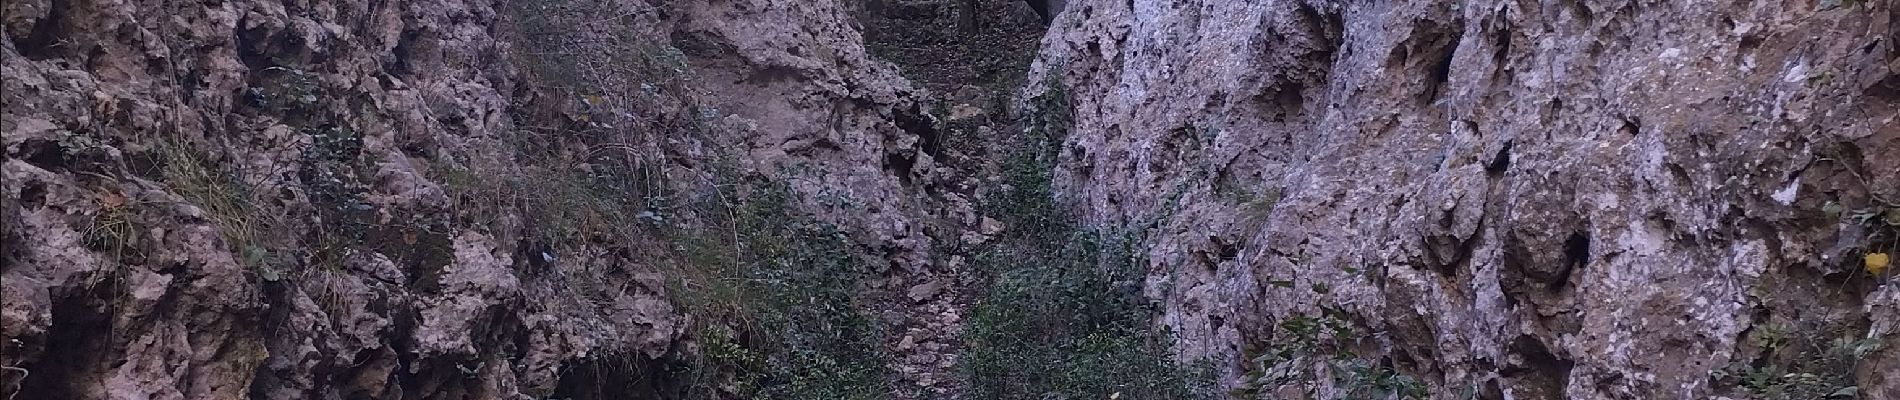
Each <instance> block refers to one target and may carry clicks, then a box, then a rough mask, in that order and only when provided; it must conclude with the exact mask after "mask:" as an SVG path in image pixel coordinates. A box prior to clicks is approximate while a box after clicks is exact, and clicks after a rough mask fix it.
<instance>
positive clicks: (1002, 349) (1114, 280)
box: [960, 85, 1208, 399]
mask: <svg viewBox="0 0 1900 400" xmlns="http://www.w3.org/2000/svg"><path fill="white" fill-rule="evenodd" d="M1049 87H1051V88H1052V89H1050V90H1049V91H1048V92H1045V93H1044V94H1043V95H1042V96H1038V97H1037V99H1036V102H1037V104H1035V107H1036V112H1035V113H1034V114H1032V115H1031V118H1029V119H1028V120H1027V121H1026V124H1025V125H1026V126H1028V127H1029V129H1027V133H1028V135H1025V136H1023V137H1021V138H1020V140H1019V142H1018V143H1015V144H1016V146H1014V151H1013V152H1012V153H1011V154H1009V156H1008V159H1007V161H1006V164H1005V165H1004V166H1003V168H1002V173H1003V178H1004V183H1005V184H1004V186H1003V187H1001V188H998V190H997V191H995V192H993V193H992V194H991V196H990V197H989V200H988V201H987V202H986V203H985V204H984V205H983V207H984V210H985V214H988V215H993V216H996V217H997V218H998V219H999V220H1001V221H1003V222H1004V223H1005V224H1006V226H1007V229H1006V230H1005V231H1004V232H1003V233H1002V235H1001V237H1000V238H998V240H997V241H996V242H994V244H992V245H990V246H988V247H987V248H984V249H980V250H979V251H978V252H977V257H976V258H975V265H976V266H977V271H978V273H979V274H980V275H981V276H982V279H981V281H982V282H981V287H982V293H983V295H982V297H981V298H980V299H979V300H978V301H977V303H976V304H975V305H974V306H973V307H972V310H971V312H970V315H971V316H970V318H969V320H968V322H967V324H966V326H965V327H964V333H963V337H964V341H965V349H964V351H963V354H962V356H961V358H960V360H961V362H962V365H961V371H960V372H961V375H962V378H963V381H964V382H963V383H964V388H965V390H966V391H967V394H968V395H969V398H973V399H1108V398H1126V399H1190V398H1197V397H1205V393H1206V386H1207V383H1208V379H1207V376H1206V374H1204V373H1201V372H1202V371H1200V370H1199V369H1196V368H1190V367H1188V366H1185V365H1182V364H1180V363H1177V362H1176V361H1175V360H1174V359H1173V357H1172V355H1171V354H1172V353H1171V352H1170V351H1169V345H1170V342H1171V339H1172V338H1170V337H1169V336H1168V335H1166V334H1165V333H1163V332H1156V331H1154V330H1153V329H1152V328H1151V321H1152V320H1153V317H1154V314H1155V311H1154V309H1153V307H1152V306H1151V304H1149V302H1148V300H1147V299H1146V297H1144V296H1143V295H1142V294H1141V282H1142V281H1143V279H1144V271H1142V270H1141V268H1140V265H1141V263H1140V259H1139V257H1138V256H1137V255H1136V254H1135V250H1136V245H1137V244H1138V243H1139V241H1140V239H1141V234H1142V233H1144V232H1143V231H1145V227H1144V229H1130V230H1125V231H1126V232H1119V233H1118V232H1115V231H1110V230H1100V229H1089V228H1085V227H1082V226H1081V224H1079V223H1078V222H1077V221H1076V220H1075V218H1074V217H1073V216H1071V215H1069V213H1068V212H1067V210H1066V209H1065V208H1063V207H1062V206H1061V205H1059V204H1058V203H1057V202H1056V201H1055V200H1054V197H1053V193H1052V191H1051V189H1050V175H1049V170H1050V167H1051V166H1052V165H1053V164H1054V158H1055V152H1054V151H1053V149H1054V148H1055V146H1056V144H1058V143H1060V141H1061V137H1062V135H1063V134H1064V133H1065V132H1066V130H1067V129H1068V128H1067V127H1068V121H1069V119H1068V118H1067V116H1066V113H1067V110H1068V109H1069V108H1068V105H1067V98H1066V94H1065V93H1063V92H1062V91H1061V90H1060V89H1059V86H1056V85H1050V86H1049Z"/></svg>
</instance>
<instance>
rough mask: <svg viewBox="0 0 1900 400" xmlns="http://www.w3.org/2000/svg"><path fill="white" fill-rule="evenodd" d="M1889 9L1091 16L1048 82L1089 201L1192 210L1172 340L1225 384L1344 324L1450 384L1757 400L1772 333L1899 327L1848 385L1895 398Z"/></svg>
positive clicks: (1176, 266) (1074, 12)
mask: <svg viewBox="0 0 1900 400" xmlns="http://www.w3.org/2000/svg"><path fill="white" fill-rule="evenodd" d="M1848 3H1852V4H1848ZM1895 10H1896V9H1895V8H1894V4H1893V3H1892V2H1879V1H1874V2H1821V4H1818V5H1817V4H1812V3H1805V2H1797V3H1785V2H1725V3H1706V4H1705V3H1683V2H1659V1H1636V2H1623V1H1590V0H1586V1H1558V2H1548V1H1547V2H1522V1H1516V2H1514V1H1463V2H1444V1H1400V2H1334V1H1281V2H1260V1H1167V0H1159V1H1072V2H1070V3H1069V4H1068V6H1067V8H1066V10H1065V11H1064V13H1063V14H1062V15H1061V16H1060V17H1059V18H1058V19H1057V21H1056V22H1055V24H1054V26H1053V27H1052V28H1051V32H1050V33H1049V34H1048V35H1047V36H1046V37H1045V39H1044V42H1043V49H1042V53H1041V55H1040V58H1039V59H1038V61H1037V67H1036V68H1035V71H1034V72H1032V76H1031V77H1030V78H1029V79H1028V80H1029V81H1030V82H1053V83H1055V85H1054V86H1055V87H1049V86H1044V87H1041V88H1034V89H1032V90H1031V94H1033V93H1040V92H1043V91H1047V90H1062V91H1066V94H1067V97H1068V98H1070V99H1072V100H1071V101H1072V102H1073V109H1072V110H1071V111H1072V113H1073V118H1072V119H1073V126H1072V127H1071V128H1070V129H1069V130H1068V133H1067V140H1066V142H1065V143H1064V144H1063V148H1062V149H1061V154H1062V161H1061V163H1062V168H1060V170H1059V171H1057V174H1058V179H1059V181H1060V186H1062V188H1063V190H1062V192H1063V193H1064V194H1065V195H1066V196H1068V197H1069V198H1068V200H1070V201H1072V202H1073V203H1074V204H1077V205H1078V211H1079V212H1083V213H1085V214H1087V215H1089V216H1090V218H1091V219H1092V220H1094V221H1098V222H1102V223H1117V222H1119V221H1134V220H1139V219H1141V218H1144V217H1148V216H1152V215H1158V214H1161V213H1166V212H1171V213H1173V214H1171V215H1173V217H1172V218H1171V219H1169V220H1167V221H1166V222H1165V223H1164V224H1163V225H1162V227H1161V228H1160V229H1161V230H1160V231H1159V232H1157V233H1156V235H1157V236H1156V237H1155V238H1153V239H1151V243H1150V244H1151V245H1152V247H1151V250H1150V251H1149V253H1148V254H1147V256H1148V258H1149V263H1150V271H1151V274H1150V281H1149V284H1148V288H1149V295H1150V296H1151V297H1153V298H1155V299H1156V300H1157V301H1159V303H1160V304H1161V305H1162V307H1164V308H1165V310H1166V311H1165V316H1164V317H1163V318H1162V319H1161V320H1160V321H1157V324H1158V325H1160V326H1164V327H1166V328H1169V329H1171V330H1172V332H1174V333H1175V334H1176V335H1177V337H1178V340H1179V343H1178V344H1177V345H1178V348H1177V349H1178V350H1179V351H1180V352H1181V353H1182V354H1181V355H1182V356H1183V357H1184V358H1189V359H1192V358H1201V357H1206V358H1211V359H1214V360H1217V362H1216V363H1215V364H1216V365H1218V366H1219V367H1220V368H1221V369H1222V370H1223V372H1224V374H1223V375H1224V377H1225V379H1226V381H1225V382H1226V383H1228V384H1230V385H1233V384H1236V383H1237V382H1239V381H1241V380H1244V379H1246V377H1248V376H1249V374H1250V373H1253V372H1254V371H1258V366H1257V365H1253V363H1252V362H1251V360H1250V357H1251V356H1250V355H1251V354H1259V353H1260V351H1261V350H1262V349H1266V348H1270V347H1272V346H1273V345H1274V342H1275V340H1276V339H1275V331H1276V327H1277V326H1279V325H1278V324H1279V323H1280V322H1283V321H1286V320H1287V319H1288V318H1290V317H1292V316H1295V315H1319V314H1322V310H1331V311H1339V314H1343V315H1344V316H1343V317H1342V318H1344V319H1348V320H1350V321H1351V322H1353V323H1354V324H1355V325H1356V326H1358V327H1360V328H1361V330H1359V332H1371V333H1372V335H1371V338H1370V339H1369V340H1366V341H1363V342H1362V343H1360V344H1359V345H1358V347H1359V348H1356V349H1354V350H1355V352H1356V353H1357V354H1359V355H1361V356H1364V357H1368V358H1370V359H1373V360H1384V363H1387V364H1389V365H1395V366H1396V369H1398V370H1400V371H1409V373H1411V374H1413V375H1415V376H1418V377H1420V378H1422V379H1423V380H1425V381H1428V382H1431V386H1432V387H1433V388H1434V389H1433V392H1432V393H1433V394H1434V397H1438V398H1467V397H1459V396H1464V395H1466V394H1476V395H1480V396H1483V397H1484V398H1518V399H1524V398H1540V399H1541V398H1619V399H1638V398H1708V397H1718V396H1733V397H1747V394H1746V393H1743V392H1740V390H1741V389H1738V388H1736V385H1735V384H1734V381H1733V380H1732V379H1733V378H1732V376H1733V375H1728V376H1729V378H1725V377H1724V374H1725V373H1724V369H1725V368H1730V366H1732V365H1736V364H1741V365H1744V366H1746V365H1748V364H1749V363H1751V362H1754V361H1755V360H1760V359H1777V358H1783V359H1785V358H1788V357H1790V355H1789V353H1791V352H1790V351H1786V350H1785V348H1786V346H1782V350H1781V351H1777V349H1774V348H1766V347H1773V346H1763V344H1762V343H1761V342H1760V341H1759V340H1757V339H1754V338H1758V337H1761V336H1763V333H1764V332H1808V334H1809V335H1811V336H1812V337H1818V338H1820V339H1819V341H1820V342H1826V341H1827V340H1829V339H1833V338H1836V337H1842V336H1845V337H1846V338H1848V339H1863V338H1875V339H1879V338H1885V341H1886V342H1887V343H1888V344H1889V345H1888V346H1885V348H1886V349H1887V350H1881V351H1877V352H1872V353H1870V354H1866V355H1865V357H1863V358H1862V359H1861V362H1860V363H1859V364H1857V367H1856V368H1855V369H1852V370H1850V371H1836V372H1835V373H1836V374H1845V375H1847V376H1848V377H1849V378H1850V379H1854V380H1855V381H1856V382H1858V388H1857V389H1858V392H1859V393H1860V395H1861V396H1863V397H1862V398H1884V397H1893V396H1900V384H1896V383H1895V382H1896V381H1895V380H1894V379H1893V378H1891V377H1890V376H1888V375H1891V373H1890V371H1894V370H1896V368H1900V352H1896V350H1893V349H1892V348H1893V347H1894V346H1892V343H1893V339H1892V338H1893V334H1894V333H1895V331H1894V329H1895V327H1894V321H1896V319H1900V311H1897V310H1896V309H1894V308H1892V306H1891V304H1892V301H1893V297H1894V296H1895V293H1896V291H1900V288H1897V287H1896V285H1894V284H1892V283H1890V277H1884V276H1883V277H1874V276H1868V274H1866V273H1864V272H1861V271H1860V269H1861V267H1860V254H1861V252H1862V251H1878V250H1883V249H1884V250H1886V251H1892V248H1891V247H1892V246H1893V245H1892V244H1884V243H1866V242H1863V240H1866V239H1869V238H1874V239H1878V240H1880V241H1891V240H1893V237H1894V236H1893V234H1892V231H1891V230H1886V231H1882V230H1885V229H1891V227H1889V226H1881V225H1879V224H1878V223H1872V224H1870V223H1861V222H1856V221H1853V220H1852V219H1851V218H1847V219H1843V218H1841V217H1839V216H1838V214H1839V211H1838V210H1840V209H1846V210H1857V209H1858V210H1869V209H1872V210H1879V209H1881V208H1882V207H1893V206H1894V205H1895V203H1894V201H1896V200H1900V123H1897V122H1896V118H1897V117H1900V112H1897V111H1896V110H1897V108H1896V106H1900V75H1896V73H1897V72H1900V50H1896V49H1897V48H1896V45H1900V43H1896V40H1897V39H1900V36H1896V35H1897V34H1900V26H1897V25H1895V18H1896V16H1897V15H1896V11H1895ZM1830 204H1834V205H1830ZM1830 209H1831V210H1835V211H1828V210H1830ZM1850 213H1851V211H1850ZM1882 232H1884V233H1882ZM1796 336H1800V334H1797V335H1796ZM1821 347H1827V346H1826V345H1823V346H1821ZM1725 379H1727V380H1725ZM1269 389H1270V388H1269ZM1821 395H1826V393H1822V394H1821Z"/></svg>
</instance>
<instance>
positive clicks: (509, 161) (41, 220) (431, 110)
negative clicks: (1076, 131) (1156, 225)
mask: <svg viewBox="0 0 1900 400" xmlns="http://www.w3.org/2000/svg"><path fill="white" fill-rule="evenodd" d="M5 8H6V13H5V15H6V18H5V20H4V21H0V22H4V28H5V34H4V52H5V57H4V58H5V61H4V76H5V85H4V87H3V88H0V89H3V90H4V93H5V94H4V96H5V102H6V103H5V104H6V106H5V111H4V115H3V118H4V126H3V127H0V132H3V133H4V137H5V148H6V151H5V161H4V171H5V178H6V179H5V185H4V188H5V195H4V196H0V197H4V199H5V202H4V209H5V210H4V211H5V212H6V216H7V218H6V226H5V251H6V256H5V266H4V270H3V272H0V276H4V277H5V279H4V285H5V287H4V288H5V292H4V296H5V297H4V304H5V306H4V319H0V323H3V324H4V327H3V328H0V330H4V332H5V335H4V342H5V343H4V352H5V354H6V357H5V359H6V361H5V364H4V365H5V366H6V371H5V373H4V375H3V376H4V377H5V380H4V383H5V386H4V388H3V391H4V392H5V393H6V394H8V395H18V396H21V397H18V398H42V399H54V398H72V399H105V398H151V399H186V398H190V399H200V398H272V399H294V398H325V399H330V398H385V399H396V398H471V399H472V398H545V397H548V396H550V395H559V396H565V397H594V398H620V397H621V396H628V395H640V394H637V393H634V394H629V393H624V392H607V393H602V392H601V391H600V390H598V389H596V388H593V386H595V385H613V386H616V387H636V386H639V385H638V384H637V383H638V382H642V380H643V379H648V378H651V376H640V375H638V374H639V373H647V374H652V373H657V372H653V371H664V370H665V368H669V367H668V365H667V364H666V362H662V361H656V360H663V359H665V358H667V357H671V356H678V355H680V354H683V353H680V352H686V353H692V352H696V351H698V350H697V347H695V346H696V345H692V344H690V343H689V342H691V341H692V340H691V339H690V336H691V334H692V333H693V332H692V331H693V330H694V329H701V328H704V327H707V326H710V325H718V324H720V323H721V322H720V321H701V320H696V319H695V318H696V316H695V315H690V314H689V313H687V312H685V311H684V309H682V308H681V307H680V305H679V304H677V302H676V301H675V299H676V298H677V296H676V295H677V293H670V292H672V291H674V290H675V289H674V288H672V287H670V286H669V282H673V281H674V280H673V279H675V277H674V276H671V275H668V274H671V273H673V271H672V270H669V269H666V268H664V266H666V265H668V262H667V261H666V260H662V259H657V258H652V257H646V255H647V254H650V252H642V251H641V250H640V249H642V248H648V247H654V246H660V248H664V246H666V244H654V243H651V242H655V241H656V240H648V239H651V238H641V237H612V236H605V235H604V234H603V233H602V232H595V231H590V230H588V229H586V228H588V227H581V228H574V227H564V226H553V225H551V224H549V223H548V220H547V219H546V218H538V217H536V216H534V215H529V214H531V213H533V212H538V211H546V212H551V213H560V212H569V213H572V212H574V210H560V209H555V210H534V209H525V210H519V211H520V212H517V208H511V207H512V206H515V205H518V204H512V203H518V200H520V199H532V198H534V197H525V196H540V195H547V196H555V195H559V194H554V193H528V194H519V193H508V194H505V195H504V194H503V193H499V192H501V191H500V190H489V189H495V188H507V187H515V188H519V187H532V186H520V185H527V184H528V183H519V182H516V183H515V184H516V186H507V185H502V186H480V185H481V184H493V183H494V182H491V181H494V180H495V178H497V177H502V178H501V179H516V180H534V179H545V178H543V177H545V176H555V175H550V174H565V173H568V172H572V171H584V172H585V173H600V174H604V173H606V172H600V171H608V170H611V169H612V168H614V166H613V165H609V163H608V162H607V161H605V160H608V159H612V160H619V161H625V162H628V163H629V164H631V163H635V162H639V163H644V164H657V165H666V166H669V167H667V168H663V171H661V172H658V174H659V175H657V176H659V178H657V179H658V180H661V181H672V182H679V183H682V185H696V184H701V183H704V182H707V181H708V179H710V178H708V177H709V176H711V175H713V174H714V172H715V170H716V169H717V168H727V167H730V168H737V169H740V170H743V171H751V172H745V173H759V174H772V175H773V176H788V177H791V178H787V179H788V181H787V182H786V184H788V185H789V186H791V187H792V188H793V189H794V190H795V191H797V192H799V193H802V194H805V195H807V197H804V198H821V197H822V198H831V199H836V200H837V201H838V203H836V204H843V205H839V206H837V207H823V206H820V204H821V203H819V202H816V201H809V202H804V203H801V204H807V205H808V207H804V209H805V210H806V211H808V212H810V213H811V214H812V215H814V216H815V217H816V218H817V219H818V220H821V221H826V222H829V223H833V224H837V225H839V226H843V227H846V230H847V232H849V233H850V234H851V235H852V237H853V238H854V239H855V241H854V243H859V244H860V245H862V246H864V247H866V248H872V249H878V250H879V251H880V254H877V255H878V256H882V257H881V258H879V259H878V260H877V262H876V263H875V265H877V269H878V270H879V271H886V272H884V273H882V274H883V276H886V277H888V279H889V280H892V281H893V282H892V283H890V284H889V285H887V286H888V287H890V289H889V290H888V291H889V295H890V296H889V297H890V298H892V299H893V300H891V301H892V303H893V304H899V303H901V304H909V302H908V299H906V298H904V296H903V292H904V288H906V287H908V286H909V285H911V284H916V283H919V282H922V281H928V280H929V279H931V278H930V276H931V275H932V274H934V273H935V272H934V271H933V269H932V268H933V267H932V266H931V265H930V263H929V262H928V261H927V260H926V257H925V256H924V255H925V254H926V252H928V251H929V249H930V248H931V246H932V241H933V240H934V239H932V238H931V237H929V236H926V235H925V231H924V229H925V225H926V223H927V222H925V221H923V220H922V219H923V218H924V217H925V216H927V215H934V214H935V213H939V212H945V211H943V209H944V208H943V207H937V206H932V205H927V204H926V203H925V201H924V199H928V197H926V196H922V195H920V194H919V193H920V192H921V191H922V190H924V189H923V188H924V187H926V186H928V185H929V184H930V183H929V182H930V178H931V174H932V171H933V167H932V165H933V162H934V161H933V160H932V157H933V155H932V154H931V152H930V151H926V149H927V148H928V147H929V146H931V145H932V144H931V143H930V141H931V140H934V139H933V136H932V135H933V132H932V131H931V129H933V126H934V120H933V119H932V117H931V116H930V115H927V114H926V113H925V112H923V109H922V108H920V105H919V104H920V103H919V102H918V101H917V100H916V96H917V93H916V92H915V90H913V89H911V88H910V85H909V83H908V82H907V81H905V80H904V79H902V78H900V77H898V76H897V75H896V73H895V72H894V70H893V69H892V68H890V67H889V66H888V65H887V64H884V63H882V62H879V61H875V60H873V59H872V58H871V57H869V56H868V55H867V54H866V51H865V50H864V46H863V44H862V42H861V39H860V37H859V33H858V32H857V30H856V28H855V27H854V26H853V25H851V21H852V19H851V18H850V16H849V15H848V14H847V12H848V9H847V7H846V5H845V4H840V3H837V2H816V3H806V2H774V1H738V2H713V3H707V2H699V1H676V2H667V1H632V2H622V1H598V2H596V1H558V2H522V3H520V4H517V3H512V2H501V3H496V2H482V1H460V0H439V1H405V2H393V3H384V2H350V1H343V2H317V3H312V2H296V1H289V2H281V1H263V2H163V1H79V2H46V1H21V2H9V3H7V4H6V5H5ZM643 46H644V47H643ZM602 154H612V155H613V156H612V157H607V156H601V155H602ZM597 156H598V157H597ZM548 158H552V159H563V160H578V161H576V162H574V163H572V164H565V165H562V166H560V168H558V169H553V170H554V171H553V172H551V173H550V172H547V170H550V168H545V167H546V166H545V165H542V166H536V165H534V164H533V162H532V161H531V159H548ZM716 163H717V164H718V165H715V164H716ZM537 168H539V169H537ZM537 174H540V175H537ZM559 176H566V175H559ZM529 183H532V182H529ZM471 188H473V189H471ZM497 199H500V200H497ZM627 204H628V206H629V207H632V206H633V202H632V201H629V202H628V203H627ZM826 204H831V203H826ZM929 204H935V203H934V202H932V203H929ZM845 205H849V206H850V207H846V206H845ZM491 206H492V207H491ZM964 207H966V208H967V206H964ZM544 208H546V207H544ZM555 208H558V207H555ZM953 208H954V207H953ZM633 211H637V210H629V211H627V212H626V214H629V215H632V214H634V213H633ZM966 213H967V212H966ZM639 216H640V218H641V219H640V221H654V222H653V223H654V224H660V222H658V221H666V223H675V222H677V223H679V224H690V223H692V222H690V221H682V219H683V217H680V216H676V215H661V214H659V213H657V212H647V213H642V214H639ZM669 218H670V219H669ZM972 223H974V220H972ZM569 228H573V229H569ZM947 237H949V238H951V240H955V238H956V236H954V235H951V236H947ZM642 241H647V242H648V243H645V244H642ZM643 246H644V247H643ZM898 299H902V300H898ZM893 329H901V326H900V327H897V328H893ZM891 342H892V344H893V345H895V344H896V342H897V339H895V338H893V339H892V340H891ZM648 363H650V364H651V365H643V364H648ZM641 371H646V372H641ZM652 376H657V375H652ZM898 378H901V377H894V379H898ZM602 382H613V383H611V384H603V383H602ZM629 382H631V383H629ZM652 386H655V387H652V388H650V389H651V390H654V392H653V393H648V394H646V395H658V393H662V392H661V391H662V390H663V388H660V387H658V386H664V384H655V385H652Z"/></svg>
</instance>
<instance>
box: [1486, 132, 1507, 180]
mask: <svg viewBox="0 0 1900 400" xmlns="http://www.w3.org/2000/svg"><path fill="white" fill-rule="evenodd" d="M1511 145H1512V141H1511V140H1505V141H1504V145H1503V146H1500V147H1499V148H1498V153H1497V155H1494V156H1491V162H1489V163H1485V165H1484V172H1486V173H1489V174H1491V177H1493V178H1496V177H1499V176H1503V175H1504V172H1505V171H1509V170H1510V169H1511Z"/></svg>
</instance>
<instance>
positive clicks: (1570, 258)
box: [1550, 231, 1590, 291]
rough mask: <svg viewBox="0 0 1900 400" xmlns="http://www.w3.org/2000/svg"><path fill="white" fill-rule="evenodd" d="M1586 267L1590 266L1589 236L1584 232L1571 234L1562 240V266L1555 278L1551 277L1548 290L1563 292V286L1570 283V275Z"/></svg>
mask: <svg viewBox="0 0 1900 400" xmlns="http://www.w3.org/2000/svg"><path fill="white" fill-rule="evenodd" d="M1587 265H1590V234H1589V233H1588V232H1586V231H1576V232H1572V233H1571V234H1570V237H1569V238H1566V239H1564V265H1563V268H1562V269H1559V270H1558V272H1557V276H1554V277H1551V281H1550V290H1551V291H1558V290H1563V288H1564V285H1567V284H1569V283H1570V275H1571V274H1574V273H1576V271H1577V270H1578V269H1582V268H1583V267H1584V266H1587Z"/></svg>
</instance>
